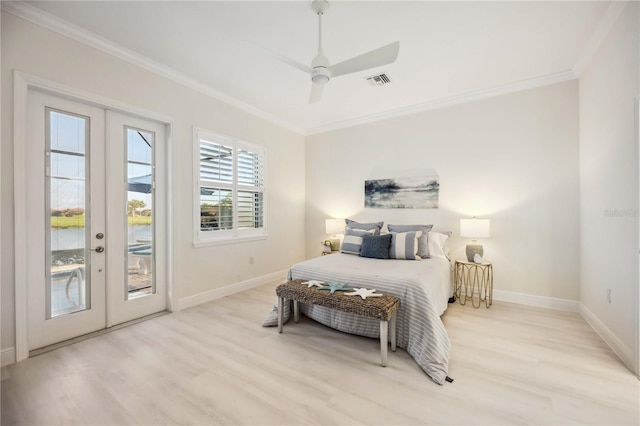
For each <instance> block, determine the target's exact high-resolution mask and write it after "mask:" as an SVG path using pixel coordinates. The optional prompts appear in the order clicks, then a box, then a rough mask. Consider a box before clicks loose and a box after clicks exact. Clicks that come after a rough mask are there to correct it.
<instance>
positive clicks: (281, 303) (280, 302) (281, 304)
mask: <svg viewBox="0 0 640 426" xmlns="http://www.w3.org/2000/svg"><path fill="white" fill-rule="evenodd" d="M283 310H284V299H283V298H282V297H278V333H282V311H283Z"/></svg>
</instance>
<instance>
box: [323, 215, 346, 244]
mask: <svg viewBox="0 0 640 426" xmlns="http://www.w3.org/2000/svg"><path fill="white" fill-rule="evenodd" d="M344 226H345V223H344V219H327V220H325V231H326V232H327V234H331V248H332V250H333V251H336V250H338V249H339V248H340V237H338V234H344Z"/></svg>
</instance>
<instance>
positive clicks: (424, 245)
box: [387, 224, 433, 259]
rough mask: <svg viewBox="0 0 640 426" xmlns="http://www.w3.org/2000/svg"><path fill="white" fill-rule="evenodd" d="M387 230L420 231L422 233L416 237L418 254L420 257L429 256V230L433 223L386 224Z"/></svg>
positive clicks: (425, 257)
mask: <svg viewBox="0 0 640 426" xmlns="http://www.w3.org/2000/svg"><path fill="white" fill-rule="evenodd" d="M387 228H388V229H389V232H410V231H422V235H421V236H420V238H418V256H420V257H421V258H422V259H427V258H429V257H431V255H430V254H429V231H431V228H433V225H391V224H389V225H387Z"/></svg>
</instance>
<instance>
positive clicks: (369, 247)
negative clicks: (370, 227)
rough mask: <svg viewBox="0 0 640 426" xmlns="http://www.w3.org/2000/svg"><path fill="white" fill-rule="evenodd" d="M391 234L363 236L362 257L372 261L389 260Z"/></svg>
mask: <svg viewBox="0 0 640 426" xmlns="http://www.w3.org/2000/svg"><path fill="white" fill-rule="evenodd" d="M390 246H391V234H385V235H364V236H362V250H361V251H360V256H362V257H370V258H372V259H388V258H389V247H390Z"/></svg>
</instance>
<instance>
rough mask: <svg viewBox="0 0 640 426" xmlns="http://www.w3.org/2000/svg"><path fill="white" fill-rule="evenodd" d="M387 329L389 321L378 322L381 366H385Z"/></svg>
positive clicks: (387, 344) (387, 341)
mask: <svg viewBox="0 0 640 426" xmlns="http://www.w3.org/2000/svg"><path fill="white" fill-rule="evenodd" d="M388 329H389V321H380V355H381V357H382V366H383V367H386V366H387V346H389V340H388V337H387V331H388Z"/></svg>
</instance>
